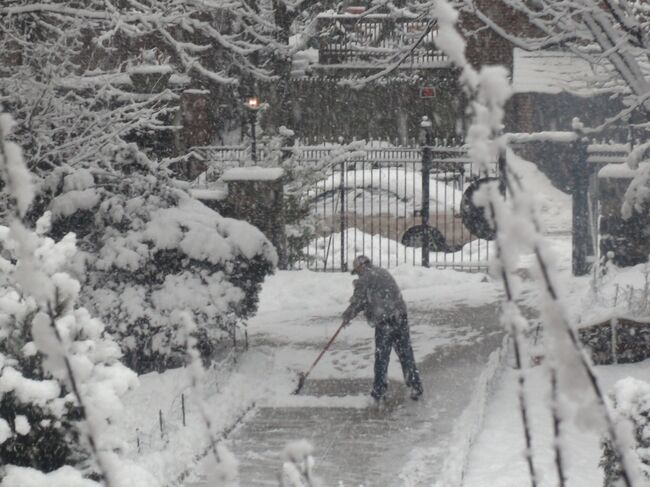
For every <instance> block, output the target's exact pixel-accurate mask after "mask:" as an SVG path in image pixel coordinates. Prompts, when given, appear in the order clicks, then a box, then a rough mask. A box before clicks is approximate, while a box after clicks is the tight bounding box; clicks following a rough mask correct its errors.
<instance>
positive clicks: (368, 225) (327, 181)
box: [301, 146, 496, 270]
mask: <svg viewBox="0 0 650 487" xmlns="http://www.w3.org/2000/svg"><path fill="white" fill-rule="evenodd" d="M431 149H432V161H431V164H430V169H429V172H430V175H429V178H430V181H429V187H430V190H429V239H430V250H431V251H432V252H431V254H430V255H429V262H430V265H432V266H436V267H452V268H463V269H470V270H478V269H484V268H485V267H486V266H487V262H488V259H489V257H490V255H489V254H490V244H489V242H487V241H486V240H481V239H479V238H478V237H476V236H475V235H473V234H472V233H471V232H470V230H468V229H467V227H466V226H465V224H464V222H463V218H462V216H461V206H462V205H463V204H467V201H466V200H465V201H464V200H463V195H464V192H465V190H466V189H467V188H468V187H469V185H470V184H471V183H472V182H474V181H476V180H477V179H479V178H480V177H481V176H486V175H481V174H479V170H478V168H477V167H476V166H475V165H474V164H473V163H472V161H471V160H470V159H469V157H468V156H467V149H466V148H465V147H463V146H451V147H447V146H435V147H432V148H431ZM331 150H332V149H326V148H317V149H314V148H311V149H307V150H303V152H302V154H303V155H307V156H308V157H309V160H311V161H316V160H318V158H319V157H320V158H321V159H320V160H323V159H327V158H328V157H330V158H331V157H332V155H331ZM328 151H330V152H329V153H328ZM336 157H337V160H336V161H335V162H333V163H332V164H330V166H329V167H327V168H326V169H327V170H326V171H324V172H323V175H322V176H321V178H320V179H319V180H317V181H316V182H315V183H314V184H313V185H312V186H311V187H310V188H309V189H308V191H307V192H306V194H305V198H306V200H307V201H308V204H309V208H310V214H311V215H312V218H313V225H314V234H313V239H312V240H311V242H310V243H309V245H308V246H307V247H306V248H305V249H304V252H305V260H304V263H301V264H304V265H306V266H307V267H308V268H311V269H319V270H346V269H347V268H348V263H350V262H352V260H353V259H354V257H355V255H358V254H362V253H363V254H365V255H367V256H368V257H370V258H371V260H372V261H373V262H374V263H375V264H376V265H379V266H381V267H387V268H388V267H394V266H396V265H399V264H402V263H411V264H420V263H421V262H422V247H423V239H424V227H423V226H422V221H423V214H422V207H423V171H422V150H421V148H405V147H386V148H377V149H368V150H364V151H354V152H351V153H350V156H349V157H345V155H342V154H338V155H337V156H336ZM491 173H492V174H491V175H492V176H494V175H496V164H495V165H494V168H493V170H492V171H491Z"/></svg>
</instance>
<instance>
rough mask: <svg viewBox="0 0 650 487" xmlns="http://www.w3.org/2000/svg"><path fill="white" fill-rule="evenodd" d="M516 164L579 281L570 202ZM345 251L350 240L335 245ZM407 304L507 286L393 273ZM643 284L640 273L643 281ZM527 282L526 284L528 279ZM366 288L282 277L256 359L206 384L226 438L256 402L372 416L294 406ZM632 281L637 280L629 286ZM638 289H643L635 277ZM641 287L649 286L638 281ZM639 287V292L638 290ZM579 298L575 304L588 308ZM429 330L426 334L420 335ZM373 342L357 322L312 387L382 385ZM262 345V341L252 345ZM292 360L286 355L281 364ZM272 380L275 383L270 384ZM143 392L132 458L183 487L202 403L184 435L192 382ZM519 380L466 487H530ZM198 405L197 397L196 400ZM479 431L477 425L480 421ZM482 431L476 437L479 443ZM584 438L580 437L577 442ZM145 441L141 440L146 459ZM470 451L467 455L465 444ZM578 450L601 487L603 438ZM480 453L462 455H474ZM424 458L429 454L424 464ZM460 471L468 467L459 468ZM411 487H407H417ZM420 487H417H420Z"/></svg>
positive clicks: (535, 406) (128, 423) (506, 391)
mask: <svg viewBox="0 0 650 487" xmlns="http://www.w3.org/2000/svg"><path fill="white" fill-rule="evenodd" d="M510 162H511V163H512V165H513V167H514V168H515V170H516V171H517V172H518V173H519V174H520V175H521V176H522V178H523V181H524V184H527V185H528V186H529V187H531V188H534V190H535V191H536V192H537V195H538V201H539V209H540V220H541V224H542V227H543V228H544V229H546V231H548V232H551V233H553V234H554V235H553V237H551V238H550V239H549V240H548V246H549V248H550V249H551V250H553V251H554V252H555V253H556V254H557V255H558V256H559V257H558V263H559V265H558V267H559V269H560V270H561V271H562V272H564V273H565V274H566V273H567V272H568V271H569V270H570V263H571V260H570V256H571V241H570V240H571V237H570V228H571V227H570V224H571V206H570V197H568V196H567V195H565V194H563V193H561V192H559V191H557V190H555V189H554V188H552V187H551V186H550V183H549V182H548V179H546V177H545V176H544V175H543V174H541V172H539V171H538V170H537V169H536V168H535V167H534V165H532V164H531V163H528V162H526V161H522V160H521V159H518V158H516V157H514V156H510ZM335 240H338V239H335ZM532 264H533V257H532V256H524V257H523V258H522V259H521V261H520V266H521V267H522V268H527V267H530V266H531V265H532ZM391 272H392V273H393V275H394V276H395V278H396V279H397V282H398V284H399V285H400V287H401V288H402V290H403V292H404V296H405V299H406V301H407V303H408V305H409V307H410V308H413V307H417V308H418V309H420V310H422V309H427V308H429V309H431V310H432V312H433V311H434V310H436V309H449V308H455V307H462V306H478V305H481V304H485V303H494V302H495V301H497V300H499V299H500V297H501V291H500V286H499V285H498V284H495V282H494V280H493V279H492V278H491V277H489V275H486V274H484V273H465V272H457V271H452V270H439V269H424V268H421V267H417V266H416V267H414V266H411V265H408V264H403V265H400V266H398V267H396V268H394V269H392V270H391ZM637 274H638V273H637ZM525 275H526V273H525V272H524V273H523V274H522V276H525ZM353 279H354V276H352V275H350V274H349V273H327V272H312V271H307V270H302V271H280V272H278V273H276V274H275V275H274V276H271V277H269V278H268V279H267V281H266V282H265V283H264V286H263V290H262V293H261V295H260V306H259V312H258V314H257V315H256V316H255V317H254V318H253V319H251V320H250V321H249V322H248V324H247V332H248V335H249V336H250V337H254V340H255V348H254V350H251V351H249V352H248V353H246V354H244V355H243V356H242V357H240V359H239V362H238V363H237V364H236V365H233V366H232V367H231V368H227V370H225V372H217V371H216V370H214V369H212V370H210V371H209V372H208V374H207V377H206V386H205V387H206V389H205V390H204V396H205V397H207V403H208V406H209V408H210V409H211V410H212V413H213V418H214V421H215V425H214V429H215V431H219V430H220V429H222V428H223V427H225V426H227V425H229V424H231V423H232V421H233V420H234V419H235V418H236V417H238V415H240V414H241V412H242V411H243V410H244V409H245V408H246V407H247V406H248V405H250V404H251V403H252V402H253V401H256V402H257V403H258V404H267V405H277V406H288V405H292V406H295V407H303V408H304V407H320V406H331V405H336V406H339V407H351V408H360V407H364V406H365V405H366V404H367V397H366V396H365V394H359V395H352V396H347V397H340V398H328V397H319V398H316V397H295V396H294V397H290V396H289V394H288V393H289V392H290V391H291V390H292V388H293V386H294V385H295V379H296V372H297V371H301V370H304V369H305V368H306V367H307V366H308V365H309V364H311V362H312V361H313V359H314V358H315V354H316V353H317V352H318V350H315V349H314V348H313V347H314V346H315V345H317V344H324V343H326V341H327V340H328V339H329V338H330V337H331V336H332V334H333V333H334V331H335V330H336V329H337V327H338V326H339V324H340V315H341V312H342V311H343V310H344V309H345V307H346V306H347V304H348V299H349V297H350V295H351V293H352V281H353ZM620 279H627V278H622V277H621V278H620ZM629 279H632V277H629ZM634 279H636V281H635V282H636V283H637V284H639V281H638V276H637V277H636V278H634ZM626 282H627V281H626ZM518 285H519V286H520V288H521V289H523V291H524V292H523V296H524V298H525V299H524V302H526V300H529V301H528V302H532V300H534V298H535V296H537V295H538V292H536V291H534V290H533V289H532V288H531V286H530V282H527V281H526V280H525V279H520V280H519V283H518ZM588 285H589V279H588V278H582V279H579V280H574V281H571V282H568V283H567V288H568V289H569V290H573V292H574V293H578V292H582V291H584V290H585V289H586V288H588ZM583 295H584V292H582V294H575V296H583ZM583 306H585V304H584V300H582V299H576V302H575V305H574V306H573V309H572V311H573V312H580V311H576V309H577V308H580V309H582V307H583ZM413 326H414V329H415V330H417V328H418V326H420V325H418V324H417V323H414V324H413ZM371 337H372V330H371V329H370V328H369V327H368V326H367V325H366V324H365V322H364V320H363V319H361V318H357V320H355V321H354V322H353V323H352V325H351V326H350V327H349V328H346V329H344V330H343V332H342V333H341V335H340V336H339V338H338V339H337V343H338V342H340V343H344V344H345V347H341V348H345V349H347V350H348V351H347V352H346V351H344V350H341V353H338V352H337V350H336V343H335V345H334V346H333V349H332V350H331V352H332V353H328V354H326V356H325V357H324V359H323V360H322V361H321V363H319V365H318V367H317V368H316V369H314V371H313V372H312V375H311V376H310V377H312V378H320V379H323V378H331V377H337V378H341V377H348V378H357V377H371V376H372V370H371V366H372V360H371V359H370V356H371V354H372V348H373V345H372V340H371ZM418 338H419V339H418V340H417V341H414V342H415V343H414V348H415V355H416V358H417V357H418V356H421V354H422V353H423V350H424V349H425V348H426V349H427V350H431V349H432V347H434V348H435V347H440V346H445V345H449V344H452V343H458V340H463V339H465V338H467V339H471V337H469V336H467V337H463V336H458V335H457V334H455V330H454V329H453V325H450V326H449V329H448V330H447V329H444V328H443V329H439V330H436V334H435V338H434V337H433V335H427V334H426V333H423V334H421V335H420V336H419V337H418ZM252 340H253V338H252ZM278 350H282V353H277V351H278ZM646 369H647V364H639V365H630V366H617V367H611V368H610V367H600V368H599V369H598V372H599V374H600V375H601V377H602V378H603V381H604V383H605V384H606V385H610V384H611V383H613V382H614V380H615V378H616V377H618V376H620V375H625V374H630V375H634V376H636V377H639V378H643V377H644V376H645V375H647V371H646ZM542 370H543V369H542V368H541V367H537V368H534V369H532V370H531V371H530V374H529V383H530V384H531V387H530V390H529V399H530V402H531V411H532V413H533V416H534V417H533V424H534V430H535V432H534V435H535V440H534V441H535V451H536V453H538V455H537V457H536V458H537V459H536V462H538V463H539V467H538V468H539V470H540V472H542V477H543V479H542V485H550V483H552V482H554V479H553V477H552V474H551V473H549V472H551V470H552V464H551V463H550V462H551V459H552V456H551V450H550V444H549V438H550V435H549V431H550V430H549V422H548V417H547V411H546V410H545V408H543V407H541V404H542V402H543V401H542V398H543V397H545V396H546V395H547V391H546V386H545V384H546V382H545V380H544V377H543V373H542ZM260 371H264V373H262V374H261V373H260ZM389 377H391V378H395V379H397V380H401V370H399V365H398V363H397V361H396V360H393V361H391V367H390V369H389ZM140 381H141V387H140V389H139V390H137V391H134V392H133V393H131V394H130V395H128V396H127V397H126V398H125V404H126V414H125V425H124V428H125V431H127V432H128V434H129V437H130V438H131V441H130V443H129V445H128V447H127V449H128V452H129V454H130V456H131V457H132V458H134V460H135V461H136V462H137V463H139V464H142V465H144V466H146V467H148V468H149V469H150V470H151V471H153V472H154V473H155V474H156V475H157V477H158V478H159V479H160V480H161V481H169V480H172V479H174V478H175V477H176V476H178V475H179V474H180V473H181V472H182V471H183V469H185V468H187V467H188V466H189V465H190V464H191V459H192V457H193V455H195V454H196V453H198V452H200V451H202V450H203V449H204V448H205V446H206V445H207V439H206V437H205V434H204V433H205V428H204V426H203V425H202V424H201V422H200V421H199V420H198V415H197V411H196V408H194V407H193V405H192V403H191V401H188V403H187V404H186V406H187V409H188V418H187V426H186V427H183V426H182V424H181V404H180V394H181V393H182V392H185V393H187V396H189V390H188V387H189V385H188V384H189V378H188V376H187V373H186V372H185V370H183V369H178V370H171V371H167V372H165V373H164V374H160V375H159V374H148V375H146V376H143V377H141V378H140ZM515 392H516V389H515V375H514V371H513V370H512V369H511V368H508V367H506V370H505V373H504V374H503V376H502V379H501V381H500V382H499V383H498V384H497V386H496V389H495V393H494V395H493V396H492V398H491V400H490V403H489V406H488V407H487V410H485V411H484V412H485V413H486V417H485V423H484V425H483V428H482V430H481V431H480V434H478V438H477V439H476V442H475V444H474V445H473V447H472V448H471V453H470V454H469V460H468V461H469V463H468V464H465V463H464V462H465V458H464V456H465V455H463V454H462V452H461V451H460V450H459V451H458V452H456V457H454V458H455V460H456V461H455V463H454V462H450V465H449V466H447V467H446V468H447V470H449V471H451V470H454V469H456V470H458V469H461V470H462V469H463V468H465V482H464V485H465V486H470V487H478V486H481V487H482V486H486V487H487V486H488V485H489V487H498V486H510V485H513V486H514V485H517V486H518V485H525V484H526V482H527V471H526V465H525V463H524V460H523V456H522V450H523V447H522V445H521V442H522V438H523V437H522V435H521V431H520V429H521V426H520V421H519V418H518V416H517V411H518V409H517V404H516V395H515ZM187 396H186V397H187ZM475 399H476V401H475V402H476V405H475V406H474V407H473V410H475V413H476V415H479V416H480V414H481V412H482V410H484V408H483V402H484V401H485V400H487V398H486V397H477V398H475ZM159 410H160V411H162V412H163V418H164V422H165V424H164V433H163V435H162V438H161V434H160V427H159V415H158V411H159ZM472 420H473V419H472ZM479 425H480V423H475V424H474V423H473V425H472V426H471V428H470V427H469V426H467V427H463V425H459V426H458V428H460V429H461V430H467V431H461V434H463V435H465V436H462V437H459V438H461V440H462V441H465V440H463V438H471V437H472V436H475V435H476V434H477V432H478V430H479ZM474 430H476V431H474ZM573 433H575V434H573ZM136 438H139V441H140V447H139V449H138V446H137V443H136ZM462 441H461V443H462ZM569 441H570V444H571V445H572V446H574V447H575V448H573V450H574V451H575V452H576V453H577V454H578V455H576V456H575V458H573V459H572V463H571V467H570V468H569V475H570V479H571V482H572V483H571V485H584V486H585V487H586V486H587V485H589V486H592V485H597V484H598V483H599V482H600V478H601V477H600V476H601V474H600V472H599V471H598V468H597V461H598V457H599V451H598V442H597V437H595V436H594V434H593V433H589V432H572V435H571V439H570V440H569ZM469 446H470V445H469V444H467V443H466V442H465V443H462V444H459V445H458V447H459V448H460V449H461V450H462V451H466V450H468V449H469ZM421 453H422V452H421ZM418 462H426V454H422V455H420V456H418V452H414V454H413V456H412V463H413V464H411V465H409V466H408V468H409V469H415V471H417V468H418ZM459 462H460V463H459ZM405 485H406V484H405ZM409 485H410V484H409Z"/></svg>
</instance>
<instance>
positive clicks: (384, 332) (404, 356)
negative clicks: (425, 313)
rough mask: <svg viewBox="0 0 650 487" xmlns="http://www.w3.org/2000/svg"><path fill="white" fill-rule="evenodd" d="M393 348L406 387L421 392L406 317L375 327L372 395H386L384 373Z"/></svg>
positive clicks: (392, 319)
mask: <svg viewBox="0 0 650 487" xmlns="http://www.w3.org/2000/svg"><path fill="white" fill-rule="evenodd" d="M393 348H395V352H396V353H397V358H399V362H400V364H401V366H402V373H403V374H404V382H406V385H407V387H412V388H413V389H414V390H416V391H418V392H422V382H421V381H420V374H419V373H418V369H417V366H416V365H415V357H414V356H413V348H412V347H411V336H410V334H409V326H408V320H407V317H406V316H401V317H399V318H391V319H388V320H386V321H383V322H381V323H379V324H377V326H375V383H374V385H373V388H372V395H373V396H375V397H381V396H383V395H384V394H385V393H386V389H387V387H388V383H387V381H386V373H387V372H388V362H389V360H390V351H391V350H392V349H393Z"/></svg>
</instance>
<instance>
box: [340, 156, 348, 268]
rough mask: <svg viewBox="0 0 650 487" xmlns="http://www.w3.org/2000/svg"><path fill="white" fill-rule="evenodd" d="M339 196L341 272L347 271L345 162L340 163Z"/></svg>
mask: <svg viewBox="0 0 650 487" xmlns="http://www.w3.org/2000/svg"><path fill="white" fill-rule="evenodd" d="M339 196H340V200H341V212H340V213H339V215H340V221H339V229H340V231H341V271H343V272H345V271H347V270H348V265H347V262H346V258H345V257H346V252H345V162H341V183H340V184H339Z"/></svg>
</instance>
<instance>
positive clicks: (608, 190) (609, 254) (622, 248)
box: [598, 164, 650, 266]
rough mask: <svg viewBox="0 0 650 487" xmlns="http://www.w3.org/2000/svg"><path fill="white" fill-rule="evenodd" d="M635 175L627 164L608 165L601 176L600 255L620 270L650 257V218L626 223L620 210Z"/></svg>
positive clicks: (643, 216) (599, 189)
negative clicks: (649, 231) (649, 227)
mask: <svg viewBox="0 0 650 487" xmlns="http://www.w3.org/2000/svg"><path fill="white" fill-rule="evenodd" d="M633 176H634V172H633V171H632V170H631V169H630V168H629V167H628V166H627V164H609V165H607V166H605V167H603V168H602V169H601V170H600V171H599V172H598V186H599V187H598V201H599V203H600V229H599V233H600V255H601V256H604V257H606V258H608V259H611V260H612V261H613V262H614V263H615V264H616V265H618V266H633V265H636V264H640V263H642V262H647V260H648V254H649V253H650V239H649V238H648V234H647V232H648V230H647V229H648V221H647V220H648V217H647V216H646V215H640V214H638V213H637V214H634V215H632V217H630V218H629V219H627V220H624V219H623V216H622V215H621V206H622V205H623V199H624V198H625V192H626V191H627V188H628V186H629V185H630V181H631V180H632V177H633Z"/></svg>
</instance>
